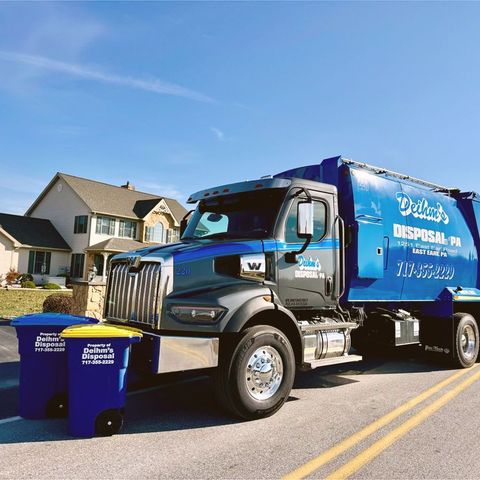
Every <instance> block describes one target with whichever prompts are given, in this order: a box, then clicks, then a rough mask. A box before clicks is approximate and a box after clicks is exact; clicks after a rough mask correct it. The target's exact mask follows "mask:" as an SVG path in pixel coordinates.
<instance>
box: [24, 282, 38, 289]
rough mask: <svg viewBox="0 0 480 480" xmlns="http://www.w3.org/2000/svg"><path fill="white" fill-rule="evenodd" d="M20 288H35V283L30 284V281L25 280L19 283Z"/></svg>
mask: <svg viewBox="0 0 480 480" xmlns="http://www.w3.org/2000/svg"><path fill="white" fill-rule="evenodd" d="M21 285H22V288H37V286H36V285H35V282H31V281H30V280H25V281H24V282H22V283H21Z"/></svg>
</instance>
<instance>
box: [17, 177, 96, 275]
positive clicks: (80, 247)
mask: <svg viewBox="0 0 480 480" xmlns="http://www.w3.org/2000/svg"><path fill="white" fill-rule="evenodd" d="M59 185H61V186H62V187H61V190H60V191H59V189H58V186H59ZM77 215H88V216H89V217H90V216H91V212H90V210H89V208H88V207H87V205H86V204H85V203H84V202H83V201H82V200H81V199H80V198H79V197H78V195H77V194H76V193H75V192H74V191H73V190H72V189H71V188H70V186H69V185H68V184H67V183H66V182H64V181H63V180H62V179H60V178H58V179H57V180H56V181H55V183H54V184H53V185H52V187H51V188H50V190H49V191H48V192H47V193H46V194H45V196H44V197H43V198H42V200H41V201H40V202H39V203H38V205H37V206H36V207H35V208H34V209H33V210H32V212H31V213H30V217H36V218H48V219H49V220H50V221H51V222H52V224H53V226H54V227H55V228H56V229H57V230H58V232H59V233H60V235H61V236H62V237H63V238H64V239H65V241H66V242H67V243H68V244H69V245H70V248H71V249H72V253H82V254H83V253H85V252H84V249H85V248H87V247H88V246H89V243H88V241H89V235H90V229H89V228H87V233H74V232H73V229H74V226H75V217H76V216H77ZM90 223H91V222H90V221H89V222H87V225H90ZM65 255H67V261H64V260H62V261H63V262H64V264H65V265H66V266H68V267H69V268H70V258H71V256H70V254H65ZM27 257H28V255H27ZM27 261H28V260H27ZM52 261H53V260H52ZM83 276H85V271H84V275H83Z"/></svg>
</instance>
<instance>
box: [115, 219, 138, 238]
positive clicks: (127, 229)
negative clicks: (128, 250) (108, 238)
mask: <svg viewBox="0 0 480 480" xmlns="http://www.w3.org/2000/svg"><path fill="white" fill-rule="evenodd" d="M118 236H119V237H128V238H136V236H137V223H136V222H132V221H131V220H120V228H119V232H118Z"/></svg>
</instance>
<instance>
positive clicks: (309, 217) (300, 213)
mask: <svg viewBox="0 0 480 480" xmlns="http://www.w3.org/2000/svg"><path fill="white" fill-rule="evenodd" d="M312 235H313V203H312V202H300V203H299V204H298V207H297V236H298V237H299V238H308V237H311V236H312Z"/></svg>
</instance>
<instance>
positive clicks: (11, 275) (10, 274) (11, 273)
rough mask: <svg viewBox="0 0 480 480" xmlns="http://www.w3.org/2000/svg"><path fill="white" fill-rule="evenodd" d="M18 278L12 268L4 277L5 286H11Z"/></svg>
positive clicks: (17, 274)
mask: <svg viewBox="0 0 480 480" xmlns="http://www.w3.org/2000/svg"><path fill="white" fill-rule="evenodd" d="M19 276H20V274H19V273H18V272H17V271H16V270H15V269H14V268H11V269H10V270H9V271H8V272H7V274H6V275H5V280H6V281H7V285H11V284H12V283H15V281H16V280H17V278H18V277H19Z"/></svg>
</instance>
